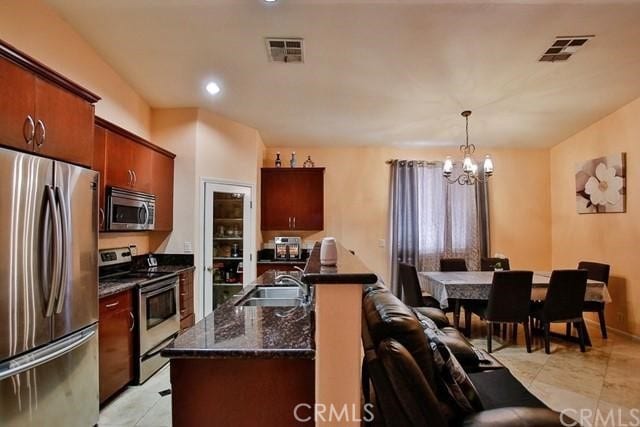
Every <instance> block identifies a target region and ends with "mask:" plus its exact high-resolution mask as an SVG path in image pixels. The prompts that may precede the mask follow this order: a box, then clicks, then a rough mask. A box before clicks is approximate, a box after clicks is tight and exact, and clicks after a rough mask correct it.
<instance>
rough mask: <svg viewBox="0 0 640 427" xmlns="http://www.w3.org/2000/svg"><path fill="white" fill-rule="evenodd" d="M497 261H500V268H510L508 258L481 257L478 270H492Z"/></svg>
mask: <svg viewBox="0 0 640 427" xmlns="http://www.w3.org/2000/svg"><path fill="white" fill-rule="evenodd" d="M497 263H500V267H501V268H502V270H505V271H506V270H511V268H510V267H509V258H481V259H480V271H494V270H495V269H496V268H495V267H496V264H497Z"/></svg>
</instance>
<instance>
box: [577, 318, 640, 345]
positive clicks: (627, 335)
mask: <svg viewBox="0 0 640 427" xmlns="http://www.w3.org/2000/svg"><path fill="white" fill-rule="evenodd" d="M584 321H585V322H587V323H593V324H594V325H598V326H600V322H599V321H597V320H592V319H584ZM607 332H613V333H615V334H618V335H624V336H625V337H627V338H631V339H632V340H634V341H640V336H638V335H633V334H630V333H629V332H625V331H622V330H620V329H617V328H612V327H611V326H607Z"/></svg>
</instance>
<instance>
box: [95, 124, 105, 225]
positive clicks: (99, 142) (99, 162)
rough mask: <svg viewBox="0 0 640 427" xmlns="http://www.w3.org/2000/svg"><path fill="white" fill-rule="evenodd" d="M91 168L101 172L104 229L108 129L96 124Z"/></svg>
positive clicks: (100, 213)
mask: <svg viewBox="0 0 640 427" xmlns="http://www.w3.org/2000/svg"><path fill="white" fill-rule="evenodd" d="M91 169H93V170H94V171H97V172H99V173H100V186H99V188H98V189H99V191H98V208H99V210H98V230H100V231H104V230H105V224H106V222H107V217H106V211H105V194H106V192H107V182H106V179H105V172H106V170H107V131H106V129H104V128H102V127H100V126H94V133H93V164H92V166H91Z"/></svg>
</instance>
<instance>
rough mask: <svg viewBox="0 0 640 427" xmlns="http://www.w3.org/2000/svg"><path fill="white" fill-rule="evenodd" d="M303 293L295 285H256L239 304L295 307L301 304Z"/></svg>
mask: <svg viewBox="0 0 640 427" xmlns="http://www.w3.org/2000/svg"><path fill="white" fill-rule="evenodd" d="M303 300H304V294H303V292H302V289H300V288H298V287H296V286H257V287H256V288H255V289H253V290H252V291H251V292H249V293H248V294H247V295H246V296H245V297H244V298H243V299H241V300H240V301H238V303H237V304H236V305H239V306H261V307H297V306H299V305H302V302H303Z"/></svg>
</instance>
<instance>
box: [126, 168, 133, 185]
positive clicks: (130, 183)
mask: <svg viewBox="0 0 640 427" xmlns="http://www.w3.org/2000/svg"><path fill="white" fill-rule="evenodd" d="M127 172H129V181H127V184H128V185H133V174H132V173H131V169H127Z"/></svg>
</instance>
